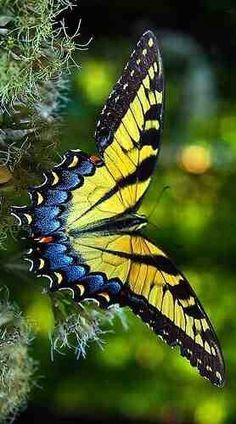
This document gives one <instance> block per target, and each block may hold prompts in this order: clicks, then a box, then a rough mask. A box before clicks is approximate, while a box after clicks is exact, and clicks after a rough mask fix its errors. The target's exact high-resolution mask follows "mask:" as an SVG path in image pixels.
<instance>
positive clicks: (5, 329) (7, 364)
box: [0, 290, 36, 422]
mask: <svg viewBox="0 0 236 424" xmlns="http://www.w3.org/2000/svg"><path fill="white" fill-rule="evenodd" d="M0 296H1V299H0V382H1V384H0V422H3V421H5V419H6V418H9V416H10V417H14V416H15V415H16V413H18V411H19V410H20V409H22V408H23V407H24V406H25V402H26V399H27V397H28V395H29V392H30V390H31V387H32V385H33V382H34V372H35V368H36V363H35V361H34V360H33V359H32V358H31V357H30V355H29V345H30V343H31V339H32V333H31V329H30V326H29V325H28V323H27V322H26V321H25V320H24V318H23V316H22V315H21V313H20V312H19V309H18V308H17V307H16V306H15V305H13V304H12V303H10V302H9V301H8V300H7V294H6V292H4V291H3V290H1V291H0Z"/></svg>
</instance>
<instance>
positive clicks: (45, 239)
mask: <svg viewBox="0 0 236 424" xmlns="http://www.w3.org/2000/svg"><path fill="white" fill-rule="evenodd" d="M36 240H37V241H39V243H51V242H52V241H54V238H53V237H52V236H45V237H39V238H37V239H36Z"/></svg>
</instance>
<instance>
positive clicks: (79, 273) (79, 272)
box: [64, 265, 86, 283]
mask: <svg viewBox="0 0 236 424" xmlns="http://www.w3.org/2000/svg"><path fill="white" fill-rule="evenodd" d="M64 272H65V273H66V279H67V281H68V283H73V282H76V281H78V280H80V279H81V278H82V277H84V275H85V274H86V270H85V268H84V267H83V266H79V265H73V266H70V267H69V268H67V269H66V270H64Z"/></svg>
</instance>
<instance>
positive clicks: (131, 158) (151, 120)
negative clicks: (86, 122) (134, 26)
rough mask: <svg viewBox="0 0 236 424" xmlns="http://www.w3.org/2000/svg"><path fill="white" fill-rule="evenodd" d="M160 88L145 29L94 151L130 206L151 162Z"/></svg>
mask: <svg viewBox="0 0 236 424" xmlns="http://www.w3.org/2000/svg"><path fill="white" fill-rule="evenodd" d="M163 90H164V81H163V69H162V62H161V56H160V52H159V47H158V42H157V39H156V37H155V36H154V34H153V33H152V32H151V31H147V32H146V33H145V34H143V36H142V37H141V39H140V40H139V42H138V44H137V46H136V48H135V50H134V52H133V53H132V55H131V57H130V59H129V61H128V63H127V65H126V67H125V69H124V71H123V73H122V76H121V78H120V79H119V81H118V82H117V83H116V85H115V86H114V89H113V91H112V93H111V95H110V97H109V98H108V100H107V103H106V105H105V107H104V109H103V111H102V113H101V117H100V120H99V122H98V125H97V129H96V134H95V136H96V140H97V147H98V151H99V153H100V155H101V157H102V159H103V160H104V163H105V166H106V168H107V169H108V171H109V172H110V173H111V175H112V177H113V178H114V180H115V182H116V188H117V189H119V191H120V193H121V196H122V198H123V197H126V199H128V200H127V201H128V202H129V207H130V209H135V208H137V206H138V204H139V202H140V200H141V199H142V196H143V195H144V193H145V191H146V189H147V187H148V185H149V183H150V179H151V176H152V173H153V170H154V166H155V163H156V158H157V154H158V152H159V143H160V132H161V127H162V119H163Z"/></svg>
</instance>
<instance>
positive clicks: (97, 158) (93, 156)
mask: <svg viewBox="0 0 236 424" xmlns="http://www.w3.org/2000/svg"><path fill="white" fill-rule="evenodd" d="M89 159H90V160H91V162H93V163H94V165H97V163H98V162H100V161H101V159H100V158H99V157H98V156H95V155H92V156H90V158H89Z"/></svg>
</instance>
